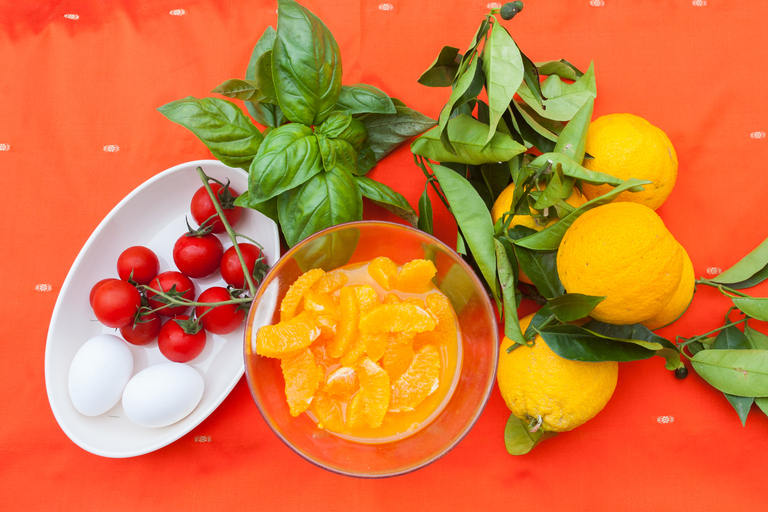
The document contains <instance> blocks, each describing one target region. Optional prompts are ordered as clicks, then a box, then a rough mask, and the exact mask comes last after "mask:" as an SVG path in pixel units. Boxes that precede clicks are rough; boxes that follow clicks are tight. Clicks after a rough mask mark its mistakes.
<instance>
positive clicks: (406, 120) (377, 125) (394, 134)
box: [360, 103, 436, 162]
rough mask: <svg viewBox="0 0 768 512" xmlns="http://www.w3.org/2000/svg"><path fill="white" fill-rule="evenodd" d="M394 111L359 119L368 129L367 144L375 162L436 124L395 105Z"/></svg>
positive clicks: (412, 111) (416, 113)
mask: <svg viewBox="0 0 768 512" xmlns="http://www.w3.org/2000/svg"><path fill="white" fill-rule="evenodd" d="M395 110H396V111H397V113H396V114H365V115H363V116H362V117H360V121H361V122H362V123H363V124H364V125H365V127H366V128H367V129H368V142H369V143H370V145H371V149H372V150H373V153H374V154H375V155H376V161H377V162H378V161H381V159H382V158H384V157H385V156H387V155H388V154H390V153H391V152H392V151H394V150H395V148H397V147H398V146H399V145H400V144H402V143H403V142H405V141H406V140H408V139H410V138H411V137H415V136H416V135H419V134H421V133H423V132H425V131H427V130H429V129H430V128H432V127H433V126H435V124H436V121H435V120H434V119H432V118H431V117H428V116H425V115H424V114H422V113H420V112H418V111H416V110H413V109H411V108H408V107H405V106H402V105H399V104H397V103H396V104H395Z"/></svg>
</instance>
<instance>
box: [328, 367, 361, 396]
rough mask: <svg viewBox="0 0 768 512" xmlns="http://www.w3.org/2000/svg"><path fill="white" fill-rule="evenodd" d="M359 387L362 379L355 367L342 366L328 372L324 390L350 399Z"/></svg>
mask: <svg viewBox="0 0 768 512" xmlns="http://www.w3.org/2000/svg"><path fill="white" fill-rule="evenodd" d="M359 387H360V380H359V379H358V378H357V373H355V369H354V368H348V367H346V366H341V367H339V368H336V369H335V370H333V371H332V372H331V373H329V374H328V377H326V378H325V385H324V387H323V390H324V391H325V392H326V393H328V394H329V395H332V396H335V397H338V398H343V399H345V400H349V398H351V397H352V395H354V394H355V392H356V391H357V390H358V388H359Z"/></svg>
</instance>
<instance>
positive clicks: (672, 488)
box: [0, 0, 768, 511]
mask: <svg viewBox="0 0 768 512" xmlns="http://www.w3.org/2000/svg"><path fill="white" fill-rule="evenodd" d="M304 5H306V6H307V7H308V8H309V9H311V10H312V11H313V12H315V13H316V14H317V15H319V16H320V17H321V18H322V19H323V20H324V21H325V23H326V24H327V25H328V27H329V28H330V29H331V31H332V32H333V33H334V35H335V37H336V39H337V40H338V43H339V45H340V48H341V53H342V57H343V63H344V81H345V82H346V83H357V82H365V83H370V84H373V85H375V86H378V87H379V88H381V89H382V90H384V91H386V92H387V93H389V94H390V95H391V96H394V97H397V98H400V99H402V100H403V101H405V102H406V103H407V104H408V105H409V106H411V107H413V108H416V109H418V110H420V111H421V112H424V113H426V114H428V115H430V116H432V117H434V118H436V117H437V115H438V113H439V111H440V108H441V106H442V105H443V104H444V102H445V101H446V99H447V94H448V91H447V90H446V89H437V90H435V89H428V88H426V87H423V86H421V85H419V84H418V83H417V82H416V79H417V78H418V77H419V75H420V74H421V72H422V71H423V70H424V69H426V68H427V67H428V66H429V64H430V63H431V62H432V60H433V59H434V58H435V56H436V55H437V53H438V52H439V50H440V48H441V47H442V46H443V45H452V46H457V47H460V48H466V47H467V46H468V44H469V42H470V40H471V38H472V36H473V34H474V31H475V29H476V27H477V25H478V24H479V22H480V21H481V19H482V16H483V15H484V14H485V13H486V12H487V11H488V9H489V5H491V4H489V3H488V2H487V1H486V0H476V1H464V0H462V1H459V0H440V1H437V0H421V1H416V0H411V1H408V0H339V1H335V2H328V1H322V0H306V1H305V2H304ZM495 5H496V6H498V4H495ZM766 21H768V6H766V4H765V2H757V1H744V2H725V1H723V0H680V1H675V2H672V1H665V2H659V1H657V2H628V1H621V0H579V1H572V0H570V1H565V0H552V1H547V2H543V1H536V0H531V1H529V2H526V5H525V9H524V10H523V12H522V14H521V15H520V16H519V17H517V18H515V19H514V20H512V21H510V22H506V23H505V25H506V26H507V27H508V28H509V30H510V32H511V33H512V34H513V36H514V37H515V39H516V40H517V42H518V44H519V45H520V47H521V48H522V49H523V51H524V52H526V53H527V54H528V55H529V56H530V57H531V58H532V59H533V60H534V61H543V60H552V59H560V58H565V59H567V60H569V61H570V62H572V63H574V64H575V65H576V66H578V67H580V68H582V69H586V68H587V67H588V66H589V64H590V62H591V61H594V64H595V72H596V77H597V86H598V87H597V90H598V96H597V100H596V103H595V117H597V116H599V115H602V114H606V113H613V112H631V113H634V114H638V115H641V116H643V117H645V118H646V119H648V120H650V121H651V122H652V123H654V124H656V125H657V126H660V127H661V128H662V129H664V130H665V131H666V132H667V134H668V135H669V137H670V138H671V140H672V142H673V144H674V145H675V148H676V150H677V154H678V158H679V161H680V172H679V178H678V181H677V186H676V188H675V190H674V192H673V193H672V195H671V196H670V198H669V199H668V200H667V202H666V203H665V204H664V206H663V207H662V208H661V209H660V210H659V213H660V214H661V215H662V217H663V219H664V221H665V222H666V224H667V226H668V227H669V229H670V231H672V233H673V234H674V235H675V237H677V239H678V240H679V241H680V242H681V243H682V244H683V245H684V246H685V247H686V248H687V250H688V252H689V254H690V256H691V259H692V261H693V265H694V269H695V271H696V275H697V276H708V275H711V274H712V273H713V272H716V270H715V269H717V268H721V269H725V268H727V267H729V266H730V265H732V264H733V263H734V262H735V261H737V260H738V259H739V258H741V256H743V255H744V254H746V253H747V252H748V251H749V250H751V249H752V248H753V247H755V246H756V245H757V244H758V243H760V242H761V241H762V240H763V239H764V238H765V237H766V236H767V235H768V221H766V218H765V216H764V215H763V214H762V212H761V210H762V207H763V206H764V205H765V198H766V196H768V178H766V176H765V169H764V167H765V161H766V159H768V135H767V134H768V104H767V103H766V102H765V100H764V98H763V97H762V89H763V83H764V81H765V79H766V78H768V72H766V70H765V67H764V65H763V62H762V59H761V56H762V53H763V50H764V49H765V48H766V43H768V32H766V31H765V22H766ZM275 22H276V3H275V2H274V1H272V0H251V1H242V0H232V1H217V0H154V1H149V0H145V1H139V0H136V1H132V0H114V1H112V2H89V1H87V0H80V1H74V0H73V1H66V0H65V1H57V2H53V1H50V0H48V1H36V2H19V1H18V0H4V1H3V2H2V4H0V27H1V29H0V169H1V173H2V174H1V176H2V183H3V200H2V201H1V202H0V212H1V213H0V218H2V219H3V222H2V234H3V240H2V245H3V249H2V251H1V252H0V254H1V255H2V256H0V257H1V258H2V262H1V264H0V296H2V297H3V305H2V308H0V332H1V333H2V336H1V338H2V345H3V351H2V357H0V381H1V382H2V389H3V391H2V393H0V411H1V412H0V417H1V418H2V420H0V496H2V497H1V498H0V503H2V506H0V508H3V509H4V510H112V511H117V510H130V511H135V510H200V511H203V510H206V511H207V510H235V509H238V508H245V507H248V508H253V509H257V508H258V509H261V510H301V509H310V508H311V509H313V510H340V509H347V508H350V509H352V508H360V509H363V510H385V509H393V508H395V507H396V508H397V509H399V510H459V509H464V510H495V509H501V508H503V509H512V508H519V507H525V508H542V509H552V510H554V509H561V510H588V509H589V510H595V509H596V510H610V509H612V510H764V509H765V505H764V501H765V498H764V492H763V484H764V483H765V481H766V476H765V475H766V470H768V458H766V456H765V454H764V452H765V448H766V446H767V445H768V418H766V417H765V416H764V415H763V414H761V413H760V412H759V411H758V410H757V409H756V408H755V410H753V411H752V414H751V415H750V417H749V419H748V421H747V424H746V426H742V425H741V424H740V422H739V420H738V418H737V416H736V413H735V412H734V410H733V409H732V407H731V406H730V405H729V403H728V402H727V401H726V400H725V398H724V397H723V395H722V394H721V393H719V392H717V391H715V390H714V389H713V388H711V387H709V386H708V385H706V384H705V383H704V382H703V381H702V380H701V379H700V378H699V377H698V376H697V375H695V374H693V372H692V374H691V376H690V377H689V378H688V379H686V380H682V381H681V380H677V379H675V378H674V376H673V375H672V374H671V373H670V372H668V371H665V370H664V366H663V362H662V361H661V360H660V359H659V358H653V359H651V360H647V361H642V362H633V363H624V364H621V366H620V374H619V383H618V388H617V389H616V392H615V395H614V397H613V399H612V400H611V402H610V403H609V404H608V406H607V407H606V408H605V409H604V410H603V412H601V413H600V414H599V415H598V416H597V417H596V418H595V419H593V420H591V421H590V422H588V423H587V424H585V425H584V426H582V427H580V428H578V429H576V430H574V431H572V432H570V433H565V434H562V435H560V436H558V437H556V438H554V439H552V440H548V441H546V442H544V443H543V444H541V445H540V446H538V447H537V448H536V449H534V451H533V452H531V453H530V454H528V455H526V456H522V457H513V456H510V455H508V454H507V453H506V451H505V449H504V443H503V430H504V424H505V422H506V419H507V417H508V414H509V413H508V411H507V409H506V407H505V406H504V403H503V401H502V400H501V397H500V395H499V393H498V391H494V393H493V395H492V397H491V400H490V402H489V404H488V406H487V408H486V410H485V412H484V413H483V415H482V417H481V419H480V421H479V422H478V423H477V425H476V426H475V428H474V429H473V430H472V432H471V433H470V434H469V435H468V436H467V437H466V438H465V439H464V440H463V441H462V442H461V443H460V444H459V445H458V447H456V448H455V449H454V450H452V451H451V452H450V453H448V454H447V455H446V456H445V457H443V458H442V459H440V460H438V461H437V462H435V463H434V464H432V465H430V466H428V467H426V468H424V469H422V470H419V471H417V472H415V473H412V474H409V475H406V476H401V477H397V478H392V479H383V480H375V481H367V480H360V479H353V478H346V477H340V476H336V475H334V474H331V473H329V472H325V471H323V470H321V469H319V468H317V467H315V466H313V465H312V464H310V463H308V462H306V461H304V460H303V459H301V458H300V457H299V456H297V455H295V454H294V453H293V452H292V451H291V450H290V449H289V448H288V447H286V446H285V445H283V443H282V442H281V441H280V440H278V439H277V438H276V437H275V436H274V435H273V433H272V432H271V431H270V430H269V429H268V427H267V426H266V424H265V423H264V421H263V420H262V418H261V416H260V415H259V412H258V410H257V408H256V406H255V405H254V403H253V401H252V399H251V397H250V395H249V392H248V389H247V386H246V384H245V382H244V380H241V381H240V383H239V384H238V385H237V386H236V387H235V389H234V391H233V392H232V393H231V394H230V396H229V397H228V398H227V399H226V400H225V401H224V403H223V404H222V405H221V406H220V407H219V408H218V409H217V410H216V411H215V412H214V413H213V414H212V415H211V416H210V417H209V418H208V419H207V420H206V421H204V422H203V423H202V424H201V425H199V426H198V427H197V428H195V429H194V430H193V431H192V432H190V433H189V434H188V435H186V436H184V437H183V438H181V439H180V440H179V441H177V442H175V443H173V444H172V445H170V446H168V447H166V448H163V449H160V450H159V451H156V452H153V453H151V454H148V455H144V456H140V457H136V458H130V459H108V458H102V457H99V456H96V455H92V454H90V453H88V452H86V451H84V450H82V449H81V448H79V447H78V446H76V445H75V444H74V443H72V442H71V441H70V440H69V439H68V438H67V436H66V435H65V434H64V433H63V432H62V430H61V429H60V428H59V426H58V424H57V423H56V421H55V419H54V417H53V414H52V412H51V409H50V407H49V404H48V401H47V397H46V390H45V383H44V367H43V355H44V350H45V340H46V334H47V328H48V322H49V320H50V316H51V312H52V310H53V306H54V303H55V301H56V297H57V295H58V293H59V291H60V288H61V285H62V283H63V281H64V279H65V277H66V275H67V271H68V269H69V267H70V265H71V264H72V262H73V261H74V259H75V257H76V256H77V254H78V251H79V250H80V248H81V247H82V246H83V244H84V243H85V241H86V240H87V238H88V236H89V235H90V233H91V232H92V231H93V230H94V228H95V227H96V226H97V225H98V223H99V222H100V221H101V219H102V218H103V217H104V216H105V215H106V214H107V213H108V212H109V211H110V210H111V209H112V207H113V206H114V205H115V204H117V203H118V202H119V201H120V199H121V198H123V197H124V196H125V195H126V194H127V193H129V192H130V191H131V190H133V189H134V188H135V187H136V186H138V185H139V184H140V183H142V182H143V181H145V180H146V179H148V178H149V177H151V176H153V175H155V174H157V173H158V172H160V171H162V170H164V169H166V168H168V167H171V166H173V165H175V164H178V163H182V162H185V161H189V160H195V159H201V158H209V157H210V154H209V153H208V151H207V150H206V148H205V147H204V146H203V145H202V144H201V143H200V142H199V141H198V140H197V139H196V138H195V137H194V136H193V135H192V134H191V133H190V132H188V131H186V130H185V129H184V128H182V127H180V126H178V125H175V124H173V123H171V122H169V121H168V120H166V119H165V118H164V117H163V116H162V115H160V114H159V113H158V112H157V111H156V108H157V107H158V106H160V105H163V104H165V103H167V102H169V101H172V100H176V99H179V98H182V97H185V96H188V95H193V96H198V97H200V96H206V95H208V94H209V91H210V90H211V89H212V88H213V87H215V86H216V85H218V84H219V83H221V82H222V81H224V80H225V79H228V78H235V77H243V76H244V71H245V66H246V64H247V63H248V59H249V57H250V53H251V50H252V48H253V45H254V44H255V42H256V40H257V39H258V37H259V36H260V34H261V32H262V31H263V30H264V29H265V28H266V27H267V25H270V24H271V25H273V26H274V24H275ZM373 173H374V174H373V176H375V177H376V178H377V179H379V180H381V181H384V182H386V183H388V184H390V185H392V186H393V187H395V188H396V189H397V190H398V191H400V192H402V193H403V194H404V195H405V196H406V197H407V198H408V199H409V201H410V202H411V204H413V205H416V203H417V200H418V196H419V194H420V192H421V190H422V187H423V176H422V174H421V172H420V171H419V170H418V169H417V168H416V167H415V166H414V164H413V162H412V157H411V154H410V152H409V150H408V147H407V145H405V146H404V147H401V149H400V150H398V151H397V152H396V153H395V154H393V155H391V156H389V157H387V158H386V159H385V160H384V161H383V162H382V163H381V164H380V165H379V166H378V167H377V168H376V169H375V170H374V171H373ZM437 215H438V221H436V222H435V225H436V226H437V233H436V234H437V235H438V236H439V237H440V238H442V239H443V240H445V241H447V242H449V243H453V240H454V239H455V227H454V226H453V224H452V223H451V221H450V217H449V216H448V215H447V214H446V213H445V212H444V211H442V210H439V211H438V212H437ZM366 217H368V218H386V219H393V217H391V216H390V215H389V214H387V213H386V212H385V211H383V210H381V209H378V208H375V207H370V206H367V207H366ZM761 290H762V293H763V294H765V287H761ZM727 308H728V305H727V302H726V301H724V300H723V299H722V298H721V297H720V296H719V295H718V294H717V293H716V292H715V291H713V290H711V289H700V291H699V292H698V293H697V294H696V298H695V299H694V302H693V305H692V307H691V308H690V310H689V311H688V313H687V314H686V315H685V317H684V318H683V319H682V320H680V321H678V322H677V323H675V324H674V325H672V326H671V327H668V328H665V329H664V330H663V331H661V333H662V334H664V335H666V336H667V337H668V338H671V339H674V337H675V336H676V335H683V336H691V335H694V334H700V333H704V332H706V331H708V330H710V329H713V328H715V327H718V326H719V325H720V324H721V323H722V317H723V315H724V314H725V311H726V310H727Z"/></svg>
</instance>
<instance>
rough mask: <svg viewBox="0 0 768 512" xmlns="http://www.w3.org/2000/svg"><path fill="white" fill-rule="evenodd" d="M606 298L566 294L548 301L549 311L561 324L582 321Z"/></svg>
mask: <svg viewBox="0 0 768 512" xmlns="http://www.w3.org/2000/svg"><path fill="white" fill-rule="evenodd" d="M604 300H605V297H595V296H593V295H584V294H581V293H566V294H564V295H561V296H559V297H555V298H553V299H551V300H550V301H548V303H547V304H548V305H549V309H550V311H551V312H552V314H553V315H555V316H556V317H557V319H558V320H560V321H561V322H573V321H574V320H580V319H582V318H584V317H586V316H589V314H590V313H591V312H592V310H593V309H595V306H597V305H598V304H600V303H601V302H602V301H604Z"/></svg>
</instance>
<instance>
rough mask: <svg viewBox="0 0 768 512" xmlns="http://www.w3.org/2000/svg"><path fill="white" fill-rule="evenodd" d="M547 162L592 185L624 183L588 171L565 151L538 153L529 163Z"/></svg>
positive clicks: (533, 164)
mask: <svg viewBox="0 0 768 512" xmlns="http://www.w3.org/2000/svg"><path fill="white" fill-rule="evenodd" d="M547 162H551V163H552V164H560V165H561V166H562V168H563V174H565V175H566V176H570V177H571V178H576V179H579V180H581V181H585V182H587V183H591V184H593V185H602V184H604V183H607V184H608V185H611V186H614V187H615V186H618V185H621V184H622V183H624V182H623V181H622V180H621V179H619V178H617V177H615V176H611V175H610V174H605V173H602V172H596V171H590V170H589V169H587V168H586V167H582V166H581V165H579V164H578V163H576V162H575V161H574V160H573V159H572V158H571V157H569V156H568V155H566V154H565V153H556V152H552V153H545V154H543V155H539V156H537V157H536V158H535V159H534V160H533V161H532V162H531V164H530V165H531V166H533V167H538V166H542V165H544V164H546V163H547ZM639 190H640V189H638V191H639Z"/></svg>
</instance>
